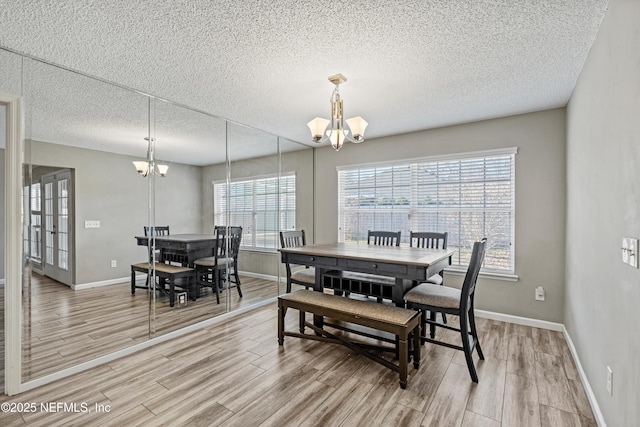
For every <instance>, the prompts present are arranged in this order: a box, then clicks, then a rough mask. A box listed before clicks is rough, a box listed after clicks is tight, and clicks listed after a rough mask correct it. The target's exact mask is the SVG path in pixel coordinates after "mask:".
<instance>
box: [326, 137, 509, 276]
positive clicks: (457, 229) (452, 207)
mask: <svg viewBox="0 0 640 427" xmlns="http://www.w3.org/2000/svg"><path fill="white" fill-rule="evenodd" d="M515 154H516V149H515V148H514V149H508V150H495V151H490V152H480V153H469V154H467V155H456V156H442V157H434V158H426V159H414V160H408V161H404V162H397V163H390V164H376V165H362V166H355V167H344V168H338V188H339V191H338V221H339V224H338V226H339V231H338V240H339V241H340V242H366V240H367V230H388V231H401V232H402V239H403V240H402V241H403V242H404V243H405V244H408V242H409V231H410V230H413V231H437V232H445V231H447V232H448V233H449V241H448V247H449V248H450V249H454V250H455V251H456V252H455V255H454V257H453V260H452V264H453V265H462V266H466V265H467V264H468V263H469V259H470V257H471V251H472V248H473V242H474V241H476V240H479V239H481V238H482V237H487V244H488V246H487V252H486V255H485V261H484V266H483V268H484V269H485V270H493V271H496V272H497V273H513V272H514V254H513V242H514V229H515V227H514V213H515V204H514V190H515V181H514V180H515Z"/></svg>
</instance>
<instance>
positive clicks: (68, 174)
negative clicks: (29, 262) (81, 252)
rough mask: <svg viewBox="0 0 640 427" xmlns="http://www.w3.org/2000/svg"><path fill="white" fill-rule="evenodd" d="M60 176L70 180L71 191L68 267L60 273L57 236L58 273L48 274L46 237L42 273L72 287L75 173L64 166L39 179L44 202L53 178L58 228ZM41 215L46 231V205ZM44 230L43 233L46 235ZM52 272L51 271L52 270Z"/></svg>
mask: <svg viewBox="0 0 640 427" xmlns="http://www.w3.org/2000/svg"><path fill="white" fill-rule="evenodd" d="M59 176H63V177H64V178H63V179H67V180H68V181H69V188H68V190H69V193H68V196H67V208H68V221H67V247H68V251H67V252H68V257H67V263H68V267H67V270H66V272H65V273H60V271H59V270H60V267H59V266H58V262H57V258H58V251H59V250H60V248H59V247H58V243H59V240H58V238H57V237H55V238H54V241H55V242H56V243H55V244H54V254H53V257H54V260H55V261H54V267H53V268H54V269H55V270H57V271H56V274H54V276H55V277H54V276H52V275H48V274H47V261H46V237H43V238H42V242H41V243H42V252H41V253H42V264H41V265H42V267H41V268H42V274H43V275H45V276H47V277H49V278H51V279H54V280H56V281H58V282H60V283H64V284H65V285H67V286H70V287H72V286H73V278H74V276H75V274H74V268H75V265H74V262H73V260H74V259H75V254H74V247H75V243H74V229H75V220H74V214H73V213H74V198H75V188H74V180H73V173H72V171H71V169H67V168H63V169H60V170H57V171H54V172H50V173H47V174H45V175H42V176H41V177H40V179H39V181H40V187H41V191H42V203H43V204H44V203H45V197H46V196H45V195H46V190H45V183H46V182H47V181H48V180H51V182H52V184H53V185H52V189H53V194H52V196H53V206H52V208H53V227H54V228H56V227H57V224H58V221H57V220H58V200H59V197H58V196H59V195H58V188H57V183H58V179H57V178H58V177H59ZM40 215H41V217H42V219H41V223H42V224H43V226H44V228H45V230H44V232H46V231H47V230H46V226H45V216H46V209H45V208H44V206H43V207H42V208H41V209H40ZM44 232H43V235H44ZM58 232H59V230H58V231H57V233H58ZM50 272H51V271H50ZM59 273H60V274H59Z"/></svg>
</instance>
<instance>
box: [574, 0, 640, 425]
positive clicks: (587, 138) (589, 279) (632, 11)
mask: <svg viewBox="0 0 640 427" xmlns="http://www.w3.org/2000/svg"><path fill="white" fill-rule="evenodd" d="M638 23H640V2H639V1H622V0H611V1H610V2H609V10H608V12H607V15H606V17H605V19H604V21H603V23H602V26H601V27H600V31H599V33H598V36H597V38H596V41H595V43H594V45H593V47H592V49H591V52H590V54H589V57H588V60H587V62H586V64H585V67H584V68H583V70H582V73H581V75H580V79H579V80H578V84H577V86H576V88H575V90H574V93H573V95H572V97H571V101H570V102H569V106H568V109H567V129H568V138H567V139H568V143H567V188H568V191H567V256H566V259H567V268H566V298H565V300H566V304H565V316H564V321H565V325H566V328H567V330H568V331H569V334H570V336H571V337H572V340H573V343H574V344H575V347H576V349H577V352H578V354H579V355H580V360H581V364H582V366H583V368H584V371H585V373H586V375H587V377H588V379H589V383H590V384H591V387H592V389H593V392H594V394H595V396H596V398H597V401H598V404H599V406H600V409H601V411H602V413H603V415H604V418H605V419H606V422H607V424H608V425H610V426H637V425H638V422H639V421H638V420H640V409H639V406H640V405H638V403H639V402H640V400H639V399H640V322H639V321H638V308H639V307H640V270H637V269H633V268H631V267H629V266H628V265H626V264H623V263H622V260H621V258H622V257H621V250H620V248H621V244H622V237H623V236H629V237H636V238H638V237H640V172H639V168H640V31H639V28H640V27H639V25H638ZM607 366H610V367H611V368H612V369H613V374H614V376H613V396H609V394H608V393H607V391H606V378H607V375H606V367H607Z"/></svg>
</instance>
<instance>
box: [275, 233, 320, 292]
mask: <svg viewBox="0 0 640 427" xmlns="http://www.w3.org/2000/svg"><path fill="white" fill-rule="evenodd" d="M306 244H307V239H306V237H305V234H304V230H294V231H281V232H280V247H281V248H295V247H298V246H305V245H306ZM291 266H292V265H291V264H289V263H288V262H287V263H285V268H286V270H287V293H290V292H291V284H292V283H295V284H296V285H302V286H304V287H305V289H309V288H310V287H313V285H314V284H315V283H316V270H315V268H313V267H309V266H305V268H302V269H298V270H295V271H292V270H291ZM295 266H296V265H295V264H294V267H295Z"/></svg>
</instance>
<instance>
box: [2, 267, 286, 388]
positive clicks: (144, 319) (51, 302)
mask: <svg viewBox="0 0 640 427" xmlns="http://www.w3.org/2000/svg"><path fill="white" fill-rule="evenodd" d="M141 276H142V275H141ZM240 280H241V283H242V291H243V298H239V296H238V293H237V290H236V289H235V288H233V289H230V290H229V291H230V292H229V295H230V301H229V309H230V310H235V309H238V308H241V307H246V306H248V305H251V304H255V303H257V302H259V301H264V300H265V299H268V298H272V297H275V296H276V295H277V294H278V287H277V283H276V282H273V281H268V280H262V279H255V278H250V277H245V276H241V277H240ZM149 296H150V294H149V292H148V291H147V290H144V289H137V290H136V294H135V296H134V295H131V288H130V283H129V282H126V283H122V284H117V285H110V286H102V287H98V288H93V289H84V290H77V291H73V290H71V289H70V288H69V287H68V286H66V285H63V284H61V283H59V282H56V281H54V280H51V279H49V278H47V277H44V276H40V275H37V274H33V276H32V281H31V286H30V288H29V291H28V292H25V294H24V295H23V332H22V334H23V340H22V342H23V348H22V352H23V353H22V354H23V362H22V363H23V378H24V379H25V380H29V379H33V378H37V377H40V376H42V375H45V374H49V373H52V372H55V371H59V370H61V369H63V368H67V367H71V366H74V365H77V364H78V363H79V362H85V361H87V360H91V359H94V358H96V357H98V356H102V355H105V354H108V353H111V352H113V351H116V350H119V349H122V348H125V347H129V346H131V345H133V344H135V343H138V342H141V341H144V340H147V339H148V338H149ZM1 298H2V297H0V299H1ZM0 302H1V301H0ZM226 311H227V293H226V291H225V292H222V293H221V296H220V304H217V303H216V299H215V294H214V293H213V292H212V291H211V290H210V289H206V290H205V295H203V296H202V297H200V298H198V299H197V300H196V301H188V302H187V306H186V307H169V300H168V297H167V296H166V295H160V293H157V298H156V303H155V327H156V334H157V335H160V334H163V333H166V332H169V331H172V330H175V329H179V328H182V327H184V326H187V325H190V324H194V323H197V322H200V321H203V320H206V319H210V318H212V317H215V316H217V315H219V314H223V313H225V312H226ZM3 321H4V318H3ZM2 331H4V328H3V329H2ZM1 361H4V356H3V357H2V359H1ZM2 365H3V366H4V363H3V364H2ZM3 382H4V376H2V378H1V379H0V385H3Z"/></svg>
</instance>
